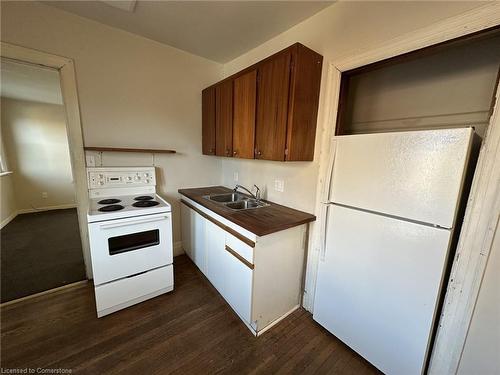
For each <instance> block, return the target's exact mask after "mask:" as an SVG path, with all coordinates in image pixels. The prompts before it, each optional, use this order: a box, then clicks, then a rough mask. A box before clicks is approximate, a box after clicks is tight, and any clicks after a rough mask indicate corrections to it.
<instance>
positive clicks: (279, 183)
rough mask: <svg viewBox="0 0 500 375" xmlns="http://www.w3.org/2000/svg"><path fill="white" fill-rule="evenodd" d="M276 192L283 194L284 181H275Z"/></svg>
mask: <svg viewBox="0 0 500 375" xmlns="http://www.w3.org/2000/svg"><path fill="white" fill-rule="evenodd" d="M274 190H276V191H279V192H280V193H283V192H284V191H285V181H284V180H274Z"/></svg>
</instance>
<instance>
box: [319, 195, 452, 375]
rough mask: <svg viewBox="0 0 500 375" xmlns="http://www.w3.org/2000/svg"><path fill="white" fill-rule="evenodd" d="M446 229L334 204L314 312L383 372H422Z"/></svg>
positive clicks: (445, 250)
mask: <svg viewBox="0 0 500 375" xmlns="http://www.w3.org/2000/svg"><path fill="white" fill-rule="evenodd" d="M449 240H450V232H449V231H448V230H445V229H437V228H433V227H430V226H426V225H419V224H414V223H411V222H407V221H402V220H397V219H392V218H388V217H385V216H382V215H375V214H369V213H366V212H362V211H359V210H353V209H348V208H343V207H339V206H335V205H331V206H330V209H329V215H328V231H327V247H326V255H325V259H324V261H322V262H320V265H319V271H318V280H317V285H316V295H315V304H314V315H313V317H314V319H315V320H316V321H317V322H319V323H320V324H321V325H323V326H324V327H325V328H327V329H328V330H329V331H330V332H332V333H333V334H334V335H335V336H337V337H338V338H339V339H341V340H342V341H344V342H345V343H346V344H347V345H349V346H350V347H351V348H353V349H354V350H355V351H357V352H358V353H359V354H361V355H362V356H363V357H364V358H366V359H367V360H368V361H370V362H371V363H373V364H374V365H375V366H376V367H378V368H379V369H380V370H382V371H383V372H384V373H386V374H405V375H411V374H420V373H421V372H422V369H423V367H422V366H423V365H424V362H425V357H426V352H427V346H428V343H429V337H430V332H431V327H432V323H433V320H434V314H435V309H436V304H437V301H438V297H439V292H440V289H441V282H442V274H443V270H444V267H445V263H446V258H447V253H448V245H449Z"/></svg>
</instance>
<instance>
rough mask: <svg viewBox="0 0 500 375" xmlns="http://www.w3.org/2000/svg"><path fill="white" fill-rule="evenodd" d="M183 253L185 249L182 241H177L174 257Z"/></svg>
mask: <svg viewBox="0 0 500 375" xmlns="http://www.w3.org/2000/svg"><path fill="white" fill-rule="evenodd" d="M181 254H184V249H183V248H182V241H177V242H175V243H174V257H176V256H177V255H181Z"/></svg>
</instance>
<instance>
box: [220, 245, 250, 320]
mask: <svg viewBox="0 0 500 375" xmlns="http://www.w3.org/2000/svg"><path fill="white" fill-rule="evenodd" d="M225 258H226V260H225V266H226V280H225V281H226V283H225V284H226V285H225V295H224V298H225V299H226V301H227V302H228V303H229V304H230V305H231V307H232V308H233V309H234V310H235V311H236V312H237V313H238V315H239V316H240V317H241V318H243V319H244V320H246V322H247V323H250V322H251V311H252V303H251V301H252V281H253V270H252V269H250V268H249V267H248V266H247V265H246V264H244V263H243V262H242V261H241V260H240V259H238V258H237V257H235V256H234V255H233V254H231V253H230V252H228V251H227V250H226V251H225Z"/></svg>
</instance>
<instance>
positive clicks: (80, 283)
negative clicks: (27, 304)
mask: <svg viewBox="0 0 500 375" xmlns="http://www.w3.org/2000/svg"><path fill="white" fill-rule="evenodd" d="M88 283H89V280H81V281H76V282H74V283H71V284H66V285H63V286H59V287H57V288H53V289H49V290H44V291H43V292H38V293H35V294H30V295H29V296H26V297H21V298H18V299H14V300H12V301H8V302H4V303H1V304H0V307H1V308H4V307H7V306H10V305H13V304H16V303H19V302H23V301H26V300H29V299H32V298H37V297H40V296H44V295H46V294H52V293H58V292H63V291H66V289H73V288H80V287H82V286H85V285H87V284H88Z"/></svg>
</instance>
